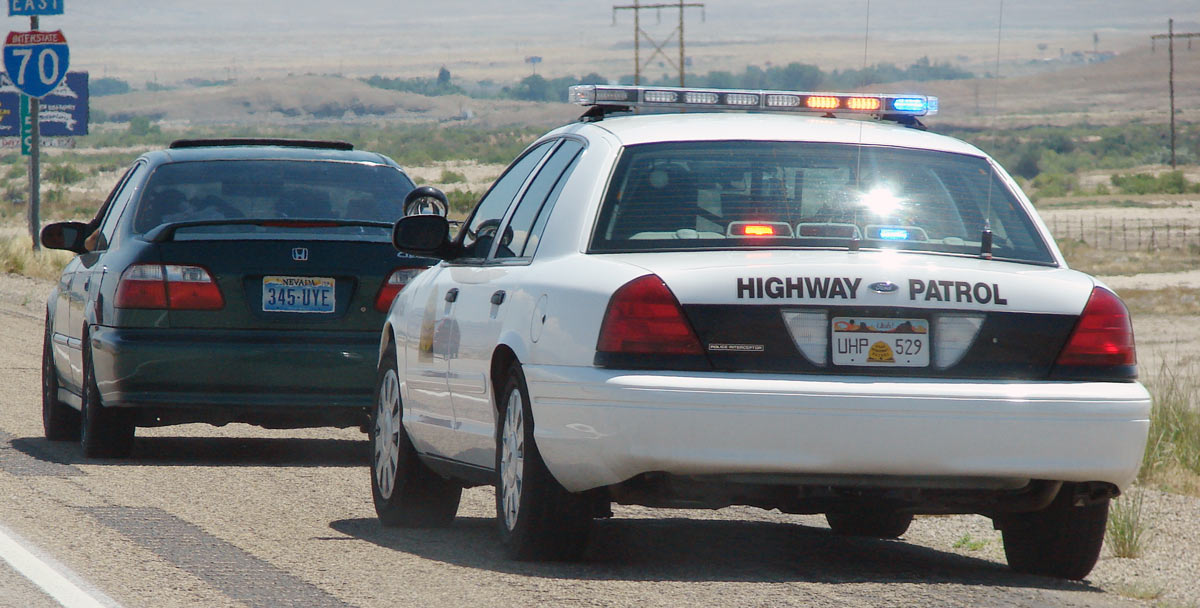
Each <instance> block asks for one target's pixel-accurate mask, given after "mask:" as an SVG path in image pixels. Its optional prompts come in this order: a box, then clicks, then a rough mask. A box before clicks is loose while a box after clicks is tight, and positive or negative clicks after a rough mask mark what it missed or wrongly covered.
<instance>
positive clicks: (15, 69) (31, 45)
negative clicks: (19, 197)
mask: <svg viewBox="0 0 1200 608" xmlns="http://www.w3.org/2000/svg"><path fill="white" fill-rule="evenodd" d="M64 1H65V0H4V3H5V4H7V5H8V16H9V17H18V16H19V17H29V30H30V31H28V32H9V33H8V38H7V39H6V40H5V45H4V57H3V59H4V69H5V70H7V73H8V76H9V79H10V80H11V81H12V83H13V85H14V86H15V87H16V88H17V90H19V91H21V92H22V93H24V95H23V96H22V99H21V101H22V106H21V109H22V113H21V124H22V129H21V147H22V149H24V147H25V142H26V137H27V136H26V133H25V129H24V125H25V124H26V123H27V122H28V124H29V132H28V142H29V238H30V239H31V240H32V241H33V250H34V251H38V250H40V249H41V248H42V244H41V242H40V241H39V239H38V233H39V232H40V231H41V220H40V219H39V218H38V209H39V207H40V206H41V169H40V167H39V166H38V162H39V145H38V144H39V141H38V140H39V139H40V133H39V130H38V128H39V124H40V121H39V118H38V112H39V107H38V100H39V99H41V98H42V97H45V96H46V95H48V94H49V93H50V92H51V91H53V90H54V89H55V88H56V87H58V85H59V83H60V82H62V80H63V79H64V78H66V76H67V67H68V66H69V64H70V59H71V54H70V48H69V47H68V46H67V38H66V37H65V36H63V33H62V30H57V31H53V32H42V31H39V26H38V17H39V16H40V15H61V14H63V2H64ZM26 96H28V97H26ZM26 104H28V112H25V111H24V110H25V109H26V108H25V105H26Z"/></svg>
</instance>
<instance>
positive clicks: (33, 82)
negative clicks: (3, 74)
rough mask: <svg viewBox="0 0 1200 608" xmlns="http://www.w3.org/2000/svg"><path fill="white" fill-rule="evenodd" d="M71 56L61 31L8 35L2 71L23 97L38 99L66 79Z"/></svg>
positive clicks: (11, 33) (13, 33)
mask: <svg viewBox="0 0 1200 608" xmlns="http://www.w3.org/2000/svg"><path fill="white" fill-rule="evenodd" d="M70 59H71V53H70V50H69V49H68V48H67V38H66V37H65V36H63V33H62V30H57V31H53V32H39V31H33V32H9V33H8V39H7V40H6V41H5V44H4V69H5V70H6V71H7V72H8V77H9V79H11V80H12V82H13V84H14V85H16V87H17V89H18V90H20V91H21V92H22V93H24V94H26V95H28V96H30V97H37V98H39V99H41V98H42V97H45V96H46V94H47V93H49V92H50V91H53V90H54V87H57V86H58V83H59V82H62V79H63V78H64V77H65V76H66V75H67V65H68V64H69V63H70Z"/></svg>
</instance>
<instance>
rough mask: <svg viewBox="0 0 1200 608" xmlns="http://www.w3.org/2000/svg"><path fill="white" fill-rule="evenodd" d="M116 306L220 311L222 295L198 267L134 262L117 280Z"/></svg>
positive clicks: (223, 304)
mask: <svg viewBox="0 0 1200 608" xmlns="http://www.w3.org/2000/svg"><path fill="white" fill-rule="evenodd" d="M115 306H116V307H117V308H157V309H163V308H166V309H171V310H220V309H222V308H224V307H225V298H224V297H223V296H222V295H221V288H220V287H218V286H217V283H216V281H214V280H213V278H212V275H210V274H209V273H208V271H207V270H205V269H204V268H203V267H200V266H184V265H180V264H167V265H165V266H164V265H161V264H134V265H132V266H130V267H129V268H126V269H125V272H124V273H122V274H121V280H120V281H119V282H118V283H117V294H116V298H115Z"/></svg>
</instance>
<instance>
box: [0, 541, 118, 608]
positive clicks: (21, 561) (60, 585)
mask: <svg viewBox="0 0 1200 608" xmlns="http://www.w3.org/2000/svg"><path fill="white" fill-rule="evenodd" d="M40 553H41V552H40V551H38V549H37V548H36V547H34V546H33V545H30V544H29V543H28V542H27V541H25V540H24V539H22V538H21V537H20V536H17V534H16V533H14V532H13V531H12V530H9V529H8V528H6V527H4V526H3V525H0V559H3V560H4V561H6V562H8V563H9V565H11V566H12V567H13V569H15V570H16V571H17V572H20V573H21V575H22V576H24V577H25V578H27V579H29V581H30V582H32V583H33V584H35V585H37V586H38V587H39V588H41V590H42V591H44V592H46V595H49V596H50V597H52V598H54V600H55V601H57V602H58V603H59V604H61V605H62V606H63V608H117V606H118V605H117V603H116V602H114V601H113V600H112V598H110V597H108V596H106V595H104V594H103V593H101V592H100V591H98V590H95V589H88V590H85V588H86V587H90V586H89V585H88V584H87V583H85V582H84V581H83V580H82V579H80V578H79V577H78V576H76V575H75V573H73V572H71V571H70V570H69V569H67V567H66V566H63V565H62V564H59V563H58V562H56V561H54V560H53V559H52V558H50V557H48V556H41V555H39V554H40Z"/></svg>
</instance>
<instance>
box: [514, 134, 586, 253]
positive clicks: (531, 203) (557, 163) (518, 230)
mask: <svg viewBox="0 0 1200 608" xmlns="http://www.w3.org/2000/svg"><path fill="white" fill-rule="evenodd" d="M582 149H583V144H581V143H579V142H577V141H575V140H571V139H568V140H564V141H563V143H562V145H561V146H559V147H558V149H557V150H555V151H554V154H552V155H551V156H550V158H549V159H548V160H547V161H546V162H545V164H543V165H542V168H541V169H540V170H539V171H538V174H537V177H534V178H533V181H532V182H530V184H529V187H528V188H526V189H525V194H524V195H522V196H521V202H519V203H517V208H516V209H515V210H513V214H512V218H511V219H510V220H509V221H508V228H507V229H505V231H504V232H505V234H506V235H507V234H508V233H509V231H511V232H512V242H511V243H508V246H507V247H501V248H498V249H496V257H498V258H501V257H515V256H525V255H532V254H533V250H534V249H536V248H537V240H538V237H537V236H533V226H534V223H535V220H537V219H538V218H539V216H540V214H539V212H542V210H543V208H544V207H545V206H546V201H547V200H548V199H549V197H550V194H551V192H552V191H555V190H557V189H558V188H561V186H557V185H558V184H560V183H562V182H564V181H566V179H565V177H566V176H565V175H564V172H565V170H566V168H567V165H570V164H571V161H573V160H575V156H576V155H578V154H579V151H580V150H582ZM556 186H557V187H556ZM544 213H545V215H547V216H548V215H549V210H548V209H547V210H546V211H545V212H544ZM544 227H545V222H544V221H543V222H542V225H541V228H544ZM531 240H532V242H533V247H532V248H530V247H528V244H529V243H530V241H531ZM527 248H528V249H529V253H528V254H526V253H525V249H527Z"/></svg>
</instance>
